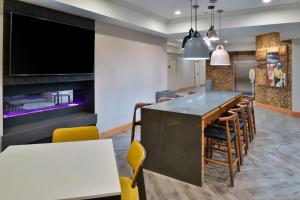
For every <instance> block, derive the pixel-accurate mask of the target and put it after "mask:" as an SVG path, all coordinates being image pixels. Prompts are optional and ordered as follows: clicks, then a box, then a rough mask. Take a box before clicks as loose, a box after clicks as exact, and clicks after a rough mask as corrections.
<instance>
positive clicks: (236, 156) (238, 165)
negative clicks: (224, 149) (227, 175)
mask: <svg viewBox="0 0 300 200" xmlns="http://www.w3.org/2000/svg"><path fill="white" fill-rule="evenodd" d="M234 146H235V158H236V159H237V169H238V172H239V171H241V162H240V148H239V142H238V139H237V138H236V139H235V140H234Z"/></svg>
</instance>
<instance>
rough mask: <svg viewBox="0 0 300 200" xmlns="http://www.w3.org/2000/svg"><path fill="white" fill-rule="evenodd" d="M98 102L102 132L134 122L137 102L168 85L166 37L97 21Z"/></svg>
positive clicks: (148, 98)
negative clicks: (133, 117) (134, 109)
mask: <svg viewBox="0 0 300 200" xmlns="http://www.w3.org/2000/svg"><path fill="white" fill-rule="evenodd" d="M95 48H96V49H95V76H96V77H95V79H96V80H95V102H96V105H95V106H96V113H97V114H98V118H99V119H98V127H99V129H100V130H101V131H107V130H110V129H112V128H115V127H118V126H121V125H124V124H127V123H129V122H131V120H132V115H133V107H134V104H135V103H137V102H154V101H155V92H156V91H159V90H165V89H166V88H167V53H166V39H164V38H159V37H154V36H150V35H147V34H144V33H140V32H136V31H132V30H128V29H124V28H121V27H117V26H114V25H109V24H105V23H96V41H95Z"/></svg>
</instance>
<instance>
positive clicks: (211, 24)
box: [210, 9, 213, 26]
mask: <svg viewBox="0 0 300 200" xmlns="http://www.w3.org/2000/svg"><path fill="white" fill-rule="evenodd" d="M210 26H213V13H212V9H210Z"/></svg>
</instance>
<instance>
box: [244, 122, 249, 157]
mask: <svg viewBox="0 0 300 200" xmlns="http://www.w3.org/2000/svg"><path fill="white" fill-rule="evenodd" d="M243 139H244V143H245V145H246V146H245V155H247V154H248V138H247V130H246V129H245V128H243Z"/></svg>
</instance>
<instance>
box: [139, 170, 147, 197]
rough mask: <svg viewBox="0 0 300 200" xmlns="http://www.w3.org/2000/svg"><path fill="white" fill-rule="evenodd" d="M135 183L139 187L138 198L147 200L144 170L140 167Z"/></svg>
mask: <svg viewBox="0 0 300 200" xmlns="http://www.w3.org/2000/svg"><path fill="white" fill-rule="evenodd" d="M137 185H138V188H139V197H140V200H147V195H146V188H145V181H144V172H143V170H142V169H141V170H140V173H139V176H138V179H137Z"/></svg>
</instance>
